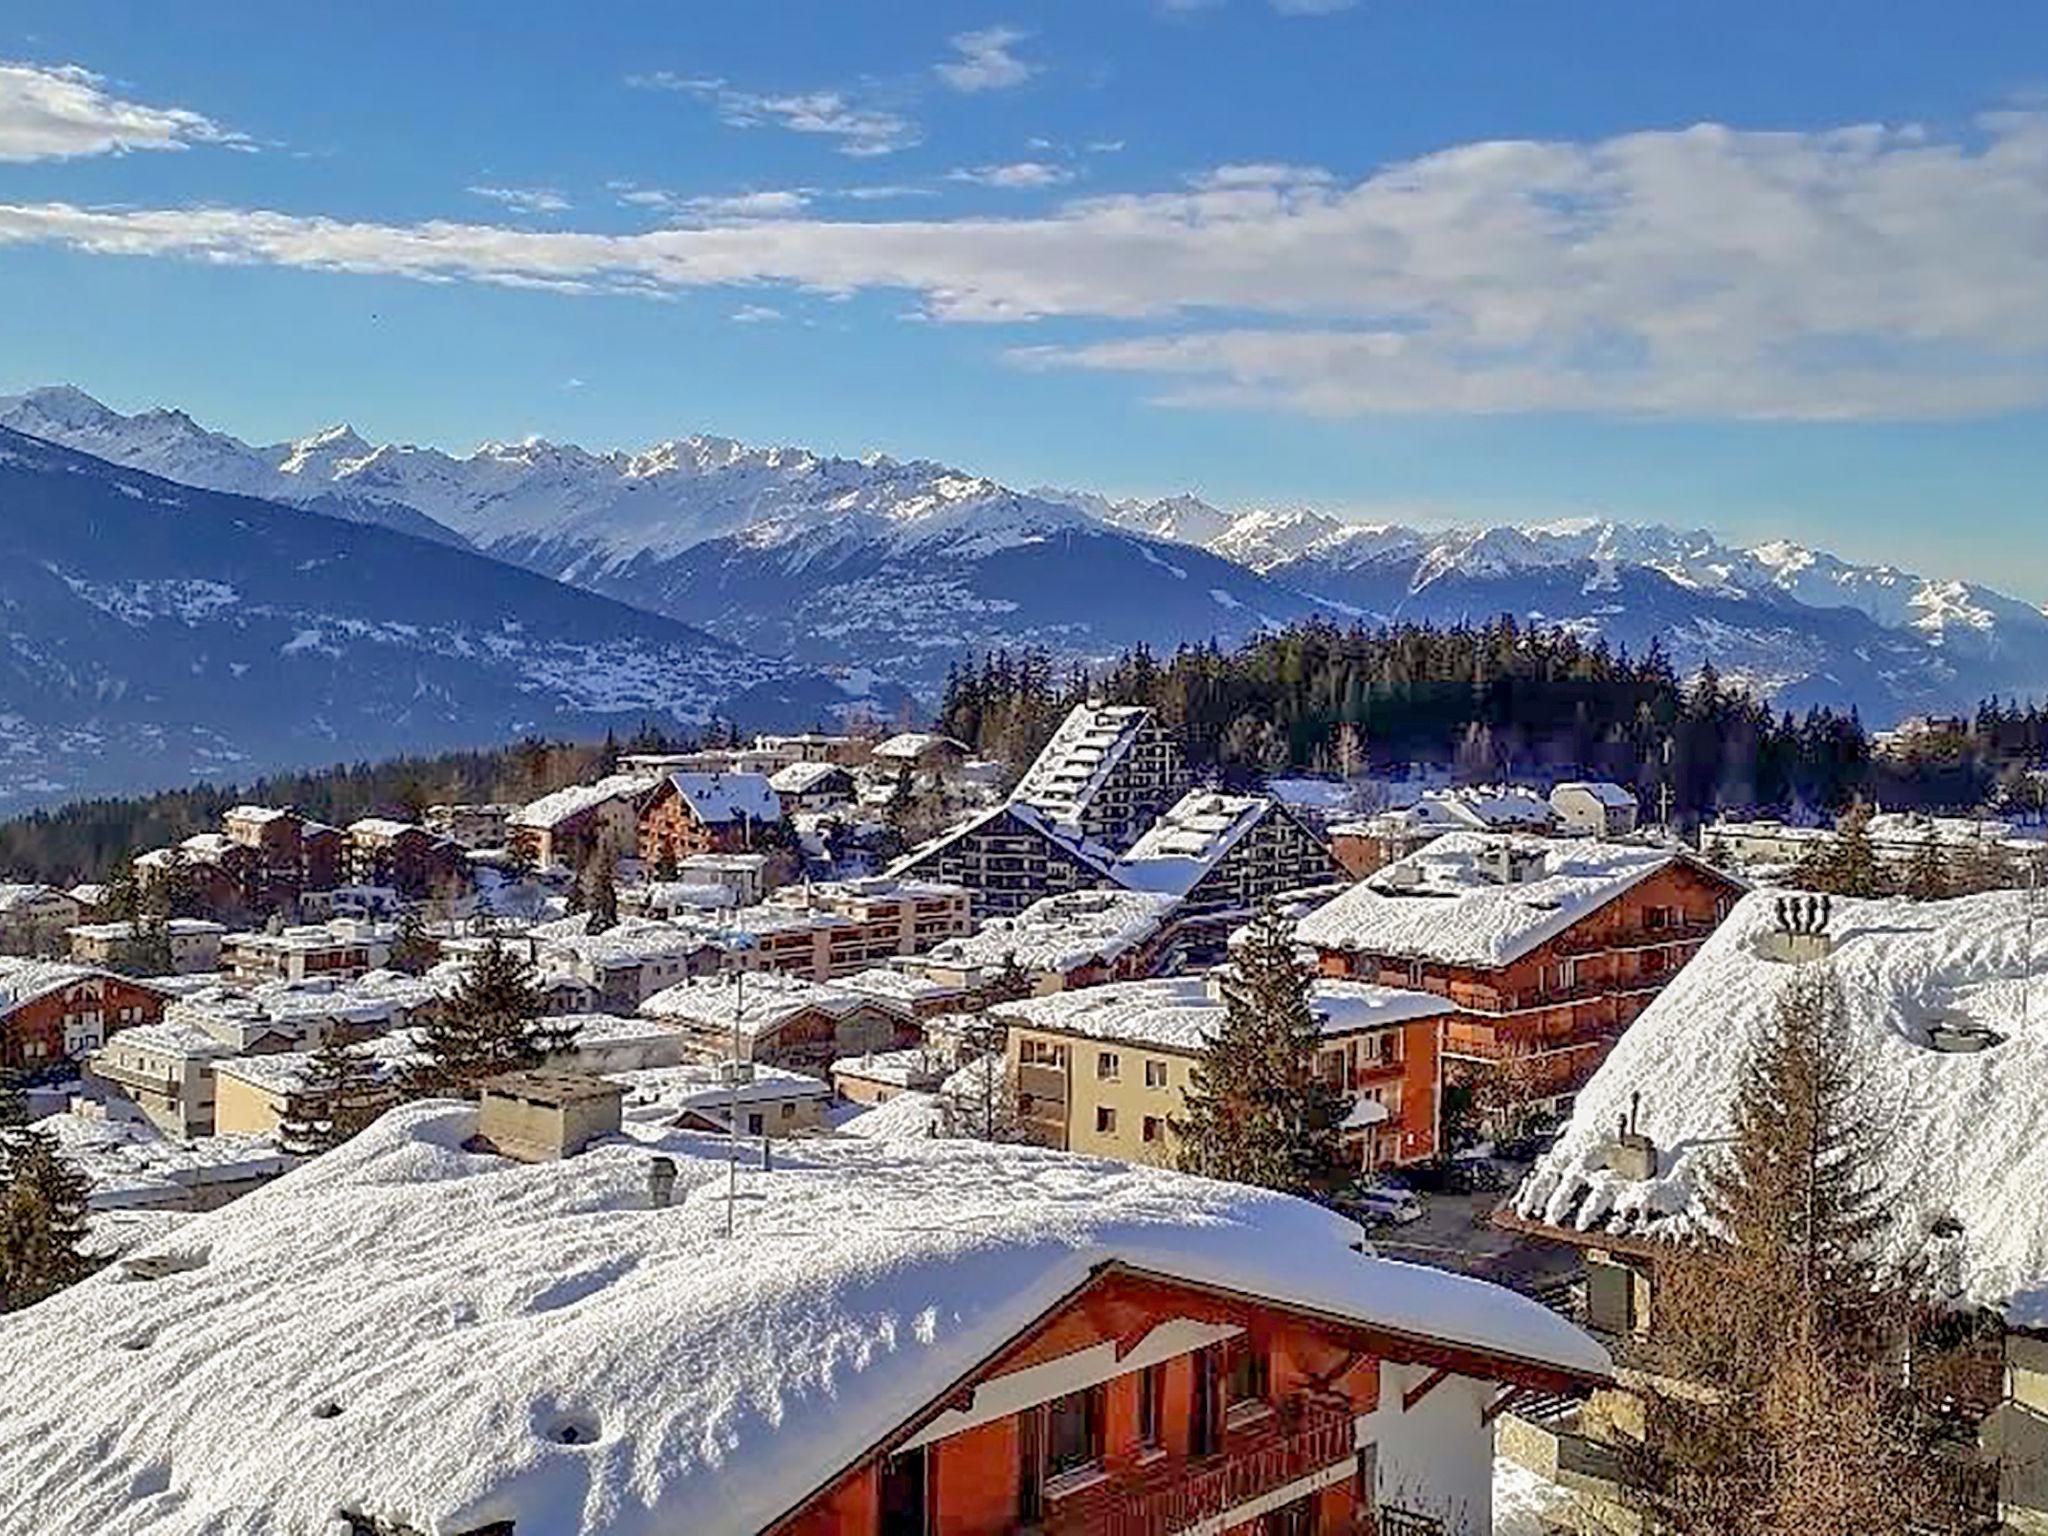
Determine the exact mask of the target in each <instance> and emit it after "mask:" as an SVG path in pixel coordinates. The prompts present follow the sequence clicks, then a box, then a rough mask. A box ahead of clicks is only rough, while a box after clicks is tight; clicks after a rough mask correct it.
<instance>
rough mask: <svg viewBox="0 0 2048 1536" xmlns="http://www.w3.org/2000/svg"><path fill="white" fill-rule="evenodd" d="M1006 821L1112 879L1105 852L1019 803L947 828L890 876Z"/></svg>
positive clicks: (893, 868) (908, 870)
mask: <svg viewBox="0 0 2048 1536" xmlns="http://www.w3.org/2000/svg"><path fill="white" fill-rule="evenodd" d="M1005 819H1007V820H1010V821H1014V822H1015V823H1016V824H1017V825H1018V826H1020V827H1022V828H1024V829H1025V830H1026V831H1028V832H1034V833H1036V834H1037V835H1038V836H1040V837H1042V838H1044V839H1045V840H1046V842H1047V843H1049V844H1051V845H1053V846H1054V847H1055V848H1057V849H1059V851H1060V852H1062V853H1064V854H1066V855H1067V856H1068V857H1069V858H1071V859H1073V861H1074V862H1075V863H1077V864H1081V865H1085V866H1086V867H1087V868H1088V869H1089V870H1091V871H1093V872H1094V873H1095V874H1097V875H1100V876H1102V877H1103V878H1104V879H1107V878H1108V877H1109V858H1108V855H1107V854H1106V853H1105V852H1104V851H1103V850H1102V849H1101V848H1099V847H1097V846H1095V845H1093V844H1089V843H1084V842H1079V841H1077V840H1076V838H1075V836H1074V834H1073V833H1072V832H1070V831H1068V830H1066V829H1065V828H1062V827H1058V826H1055V825H1054V824H1053V822H1052V819H1051V818H1050V817H1049V816H1047V815H1046V813H1045V812H1044V811H1042V810H1040V809H1039V808H1038V807H1036V806H1033V805H1025V804H1022V803H1020V802H1018V801H1015V800H1010V801H1005V802H1004V803H1003V804H1001V805H993V806H990V807H989V808H988V809H987V810H985V811H980V812H977V813H976V814H975V815H973V816H970V817H968V818H967V819H966V820H965V821H963V822H961V823H959V824H958V825H957V826H953V827H949V828H947V829H946V830H945V831H944V832H941V833H940V834H939V835H938V836H937V837H935V838H933V839H932V840H931V841H930V842H928V843H921V844H919V845H918V846H917V847H915V848H913V849H911V850H910V852H908V853H906V854H904V855H903V857H902V858H900V859H898V860H897V861H896V862H895V863H894V864H891V865H890V866H889V869H888V873H889V874H891V875H906V874H910V873H911V872H912V871H914V870H915V869H916V867H917V866H918V865H919V864H922V863H923V862H924V861H925V860H927V859H929V858H931V857H932V856H933V855H934V854H937V853H940V852H943V851H944V850H945V849H947V848H950V847H951V846H952V845H953V844H955V843H957V842H959V841H960V840H961V839H962V838H964V837H968V836H970V835H971V834H973V833H976V832H980V831H982V830H983V829H984V828H987V827H990V826H993V825H994V824H995V823H996V822H998V821H1003V820H1005Z"/></svg>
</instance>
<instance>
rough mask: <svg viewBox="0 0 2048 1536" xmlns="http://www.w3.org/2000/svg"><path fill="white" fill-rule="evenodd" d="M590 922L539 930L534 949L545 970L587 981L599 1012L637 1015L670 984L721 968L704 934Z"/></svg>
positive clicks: (645, 921)
mask: <svg viewBox="0 0 2048 1536" xmlns="http://www.w3.org/2000/svg"><path fill="white" fill-rule="evenodd" d="M587 922H588V919H586V918H576V919H570V920H568V921H567V922H566V923H565V924H562V925H550V926H549V927H548V928H546V929H539V930H535V933H534V934H533V936H532V937H531V942H530V948H531V949H532V950H533V953H534V956H535V958H536V959H537V960H538V961H539V963H540V966H541V968H542V969H543V970H545V971H549V972H566V973H567V974H568V975H570V976H574V977H576V978H577V979H578V980H580V981H584V982H587V983H588V984H589V985H590V988H591V994H592V997H593V998H594V1000H595V1006H596V1008H598V1009H599V1010H615V1011H618V1012H621V1013H631V1012H632V1011H633V1010H634V1009H635V1008H638V1007H639V1006H640V1004H641V1003H642V1002H644V1001H646V1000H647V999H648V998H650V997H652V996H654V994H655V993H657V992H660V991H662V990H663V989H664V988H667V987H672V986H674V985H675V984H676V983H677V982H679V981H684V980H687V979H688V978H689V977H692V976H701V975H703V974H704V973H705V972H707V971H710V970H712V969H715V968H716V965H717V960H718V952H717V950H716V949H715V948H714V947H713V945H712V943H711V940H710V939H709V938H707V937H706V936H705V935H704V934H702V933H697V932H693V931H691V930H688V929H685V928H679V927H677V926H676V925H675V924H673V923H664V922H659V921H656V920H654V919H651V918H640V917H622V918H620V919H619V921H618V922H617V923H616V924H615V925H614V926H612V927H610V928H607V929H606V930H605V931H604V932H602V933H587V932H584V931H583V928H584V927H585V926H586V925H587ZM475 942H476V941H474V940H472V941H470V943H472V944H474V943H475Z"/></svg>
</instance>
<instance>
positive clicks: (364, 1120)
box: [278, 1030, 390, 1157]
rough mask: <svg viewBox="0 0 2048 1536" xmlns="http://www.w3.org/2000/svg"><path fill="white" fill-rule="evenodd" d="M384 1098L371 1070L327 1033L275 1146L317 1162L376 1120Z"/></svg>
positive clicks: (334, 1035)
mask: <svg viewBox="0 0 2048 1536" xmlns="http://www.w3.org/2000/svg"><path fill="white" fill-rule="evenodd" d="M389 1098H390V1094H389V1091H388V1089H387V1088H386V1085H385V1083H384V1081H383V1079H382V1078H381V1076H380V1075H379V1073H378V1071H377V1068H376V1066H375V1064H374V1063H372V1062H371V1061H370V1060H369V1059H368V1058H367V1057H365V1056H363V1055H362V1054H360V1053H359V1052H356V1051H352V1050H350V1049H349V1045H348V1041H347V1040H346V1038H345V1037H344V1035H343V1033H342V1032H341V1031H340V1030H331V1031H329V1033H328V1035H327V1038H326V1039H325V1040H323V1041H321V1042H320V1048H319V1049H318V1050H317V1051H315V1052H314V1053H313V1059H312V1061H311V1062H310V1063H308V1064H307V1069H306V1076H305V1080H304V1081H303V1082H302V1083H301V1084H300V1085H299V1091H298V1092H297V1093H296V1094H294V1095H293V1096H292V1112H291V1114H290V1115H288V1116H287V1117H286V1118H285V1119H283V1120H281V1121H279V1123H278V1140H279V1141H280V1142H281V1143H282V1144H283V1146H284V1149H285V1150H286V1151H287V1152H292V1153H296V1154H297V1155H299V1156H301V1157H314V1156H318V1155H319V1154H320V1153H322V1152H326V1151H329V1150H330V1149H332V1148H334V1147H338V1146H340V1145H341V1144H342V1143H343V1142H344V1141H347V1140H348V1139H349V1138H350V1137H351V1136H353V1135H355V1133H356V1132H357V1131H360V1130H361V1129H362V1128H363V1127H364V1126H366V1125H368V1124H369V1123H370V1122H371V1121H372V1120H374V1119H376V1118H377V1115H378V1113H379V1111H380V1110H381V1109H382V1108H383V1106H384V1104H385V1103H386V1102H387V1101H388V1100H389Z"/></svg>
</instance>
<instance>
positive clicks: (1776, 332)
mask: <svg viewBox="0 0 2048 1536" xmlns="http://www.w3.org/2000/svg"><path fill="white" fill-rule="evenodd" d="M28 242H36V243H42V244H57V245H64V246H69V247H71V248H74V249H78V250H83V251H91V252H98V253H104V254H118V255H128V256H138V257H139V256H176V257H183V258H188V259H193V260H201V261H208V262H215V263H234V262H242V263H263V264H271V265H284V266H292V267H300V268H310V269H317V270H327V271H351V272H373V273H382V274H389V275H397V276H402V277H408V278H413V279H418V280H423V281H444V282H445V281H457V280H467V281H480V282H491V283H502V284H510V285H516V286H521V287H528V288H541V289H549V290H559V291H568V292H589V291H598V292H610V293H629V294H648V295H655V296H671V295H674V294H677V293H681V292H687V291H691V290H697V289H705V288H721V287H731V288H736V289H738V288H758V286H759V285H761V284H775V283H781V284H787V285H791V286H794V287H797V288H800V289H803V290H806V291H810V292H815V293H821V294H827V295H833V296H838V295H845V294H851V293H857V292H864V291H866V292H873V291H877V290H888V291H893V292H897V293H908V294H912V295H915V296H916V298H917V300H918V303H919V305H920V306H921V310H920V312H921V313H922V314H924V315H925V316H927V317H929V318H930V319H933V320H936V321H953V322H960V321H984V322H987V321H1002V322H1024V321H1034V320H1043V321H1052V322H1058V321H1062V320H1066V319H1081V320H1086V321H1089V322H1092V323H1093V325H1092V331H1091V335H1090V336H1089V337H1088V338H1087V339H1086V340H1083V341H1073V340H1070V339H1067V338H1065V337H1063V336H1061V335H1060V334H1059V333H1058V332H1057V331H1054V332H1053V333H1052V334H1051V335H1049V336H1048V337H1047V338H1046V339H1045V341H1043V342H1042V343H1041V344H1039V345H1037V346H1034V347H1030V348H1027V349H1024V350H1022V351H1020V352H1018V353H1016V354H1015V355H1016V356H1017V357H1018V360H1019V361H1020V362H1022V363H1024V364H1026V365H1029V366H1033V367H1039V368H1081V369H1091V370H1101V371H1113V372H1124V373H1130V374H1132V375H1135V376H1137V377H1140V378H1144V379H1149V380H1157V381H1161V382H1160V389H1161V390H1162V391H1163V398H1166V399H1169V400H1173V401H1176V402H1180V403H1186V404H1216V403H1222V404H1245V403H1251V404H1256V405H1260V406H1267V407H1272V408H1277V409H1286V410H1296V411H1306V412H1314V413H1320V414H1326V415H1339V414H1354V413H1368V412H1445V411H1459V412H1465V411H1547V410H1580V411H1600V412H1610V413H1664V414H1683V415H1691V416H1749V417H1788V418H1810V419H1829V418H1914V417H1917V418H1941V417H1953V416H1963V415H1970V414H1976V413H1983V412H1990V411H1998V410H2005V409H2016V408H2024V407H2034V406H2041V405H2048V283H2044V282H2043V281H2042V273H2043V271H2044V270H2048V112H2031V111H2028V112H2006V113H2001V114H1996V115H1992V116H1987V117H1986V118H1984V119H1983V120H1982V121H1981V122H1979V123H1977V124H1974V125H1972V126H1971V127H1970V128H1969V129H1968V130H1967V131H1966V132H1961V133H1956V134H1949V135H1942V134H1936V133H1933V132H1929V131H1925V130H1922V129H1918V128H1910V127H1909V128H1897V129H1891V128H1882V127H1871V126H1859V127H1849V128H1841V129H1836V130H1832V131H1826V132H1814V133H1807V132H1798V133H1761V132H1738V131H1735V130H1731V129H1728V128H1723V127H1718V126H1713V125H1702V126H1699V127H1695V128H1690V129H1686V130H1683V131H1677V132H1652V133H1635V134H1627V135H1623V136H1620V137H1616V138H1610V139H1602V140H1597V141H1591V142H1570V141H1553V142H1529V141H1495V142H1481V143H1472V144H1465V145H1461V146H1458V147H1455V148H1452V149H1447V150H1444V151H1442V152H1441V153H1438V154H1433V155H1429V156H1425V157H1423V158H1421V159H1417V160H1412V161H1407V162H1404V163H1400V164H1394V165H1389V166H1385V167H1382V168H1380V169H1379V170H1377V171H1375V172H1374V173H1372V174H1371V175H1368V176H1366V177H1364V178H1362V179H1358V180H1342V179H1339V178H1337V177H1334V176H1332V175H1331V174H1330V173H1328V172H1327V171H1322V170H1318V169H1315V168H1304V167H1289V166H1281V165H1262V166H1226V167H1219V168H1217V169H1216V170H1214V171H1211V172H1208V173H1206V174H1204V175H1202V176H1200V177H1196V178H1194V179H1192V180H1191V181H1190V182H1188V183H1187V184H1185V185H1183V186H1181V187H1178V188H1172V189H1168V190H1162V191H1157V192H1152V193H1134V194H1124V195H1118V196H1111V197H1094V198H1083V199H1076V200H1074V201H1071V202H1068V203H1066V204H1065V205H1063V206H1060V207H1057V208H1054V209H1051V210H1049V211H1046V212H1044V213H1037V214H1033V215H1030V216H1018V217H1010V218H995V217H989V216H986V215H981V216H974V217H954V218H940V217H927V218H921V219H910V218H893V219H887V220H859V219H845V220H839V219H830V218H823V217H818V216H816V214H815V213H814V212H813V213H810V214H808V215H806V216H802V217H796V218H788V219H779V220H775V221H773V222H753V221H732V220H728V221H725V222H717V223H712V224H709V225H707V226H705V227H695V228H669V229H660V230H650V231H646V232H643V233H639V234H598V233H583V232H576V231H570V230H541V229H531V228H525V229H511V228H504V227H499V226H493V225H485V224H462V223H448V222H433V223H425V224H407V225H386V224H370V223H349V222H343V221H340V220H334V219H321V218H308V217H304V216H300V215H292V214H283V213H276V212H262V211H245V210H237V209H232V208H163V209H135V208H105V209H94V208H82V207H77V206H73V205H70V204H63V203H43V204H29V205H12V206H9V205H0V244H8V243H13V244H21V243H28ZM1102 322H1110V323H1113V324H1114V325H1116V326H1117V327H1119V328H1120V333H1119V332H1114V331H1113V332H1111V333H1110V334H1108V335H1107V336H1105V335H1104V334H1103V330H1102Z"/></svg>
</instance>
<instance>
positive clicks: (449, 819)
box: [426, 801, 631, 850]
mask: <svg viewBox="0 0 2048 1536" xmlns="http://www.w3.org/2000/svg"><path fill="white" fill-rule="evenodd" d="M524 809H525V807H524V806H519V805H510V804H506V803H504V802H501V801H486V802H482V803H475V804H447V805H430V806H428V807H427V814H426V828H427V830H428V831H429V832H433V833H436V834H438V835H439V836H441V837H445V838H447V839H448V841H449V842H451V843H453V844H455V846H456V847H458V848H468V849H472V850H473V849H477V848H503V847H504V846H505V845H506V843H507V842H509V841H510V840H511V836H512V818H513V817H514V816H517V815H518V814H519V813H520V812H521V811H522V810H524ZM626 846H628V847H630V846H631V843H630V842H629V843H627V844H626Z"/></svg>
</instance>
